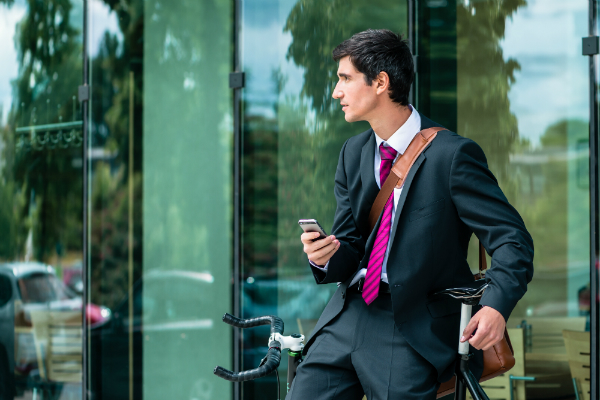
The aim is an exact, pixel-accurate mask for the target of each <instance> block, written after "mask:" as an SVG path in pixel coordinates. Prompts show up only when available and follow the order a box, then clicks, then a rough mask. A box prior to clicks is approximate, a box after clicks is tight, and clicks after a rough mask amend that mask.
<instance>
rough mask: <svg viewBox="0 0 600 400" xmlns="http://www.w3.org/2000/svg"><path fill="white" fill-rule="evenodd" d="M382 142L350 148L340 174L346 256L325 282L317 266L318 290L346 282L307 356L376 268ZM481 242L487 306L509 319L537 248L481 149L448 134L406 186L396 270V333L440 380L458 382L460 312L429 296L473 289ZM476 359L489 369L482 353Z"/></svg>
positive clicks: (395, 239)
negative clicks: (473, 255) (473, 259)
mask: <svg viewBox="0 0 600 400" xmlns="http://www.w3.org/2000/svg"><path fill="white" fill-rule="evenodd" d="M434 126H440V125H439V124H436V123H434V122H433V121H431V120H429V119H428V118H425V117H424V116H422V115H421V129H426V128H429V127H434ZM375 143H376V142H375V136H374V133H373V130H371V129H370V130H368V131H366V132H363V133H361V134H359V135H357V136H354V137H351V138H350V139H348V140H347V141H346V143H345V144H344V146H343V147H342V150H341V153H340V158H339V162H338V166H337V171H336V174H335V197H336V200H337V210H336V213H335V219H334V224H333V230H332V234H333V235H335V236H336V238H337V239H339V241H340V243H341V247H340V249H339V250H338V251H337V252H336V253H335V255H334V256H333V257H332V258H331V260H330V261H329V266H328V269H327V272H326V273H325V272H323V271H321V270H319V269H317V268H315V267H311V268H312V269H313V273H314V276H315V279H316V281H317V283H319V284H323V283H332V282H342V283H341V285H340V286H339V288H338V290H337V291H336V293H335V294H334V295H333V297H332V298H331V300H330V302H329V304H328V305H327V307H326V308H325V310H324V311H323V314H322V315H321V318H320V319H319V321H318V323H317V326H316V327H315V330H314V331H313V335H312V337H311V338H310V339H309V341H308V343H307V346H306V350H307V349H308V348H309V347H310V345H311V343H312V340H313V339H314V337H315V336H316V334H317V333H318V332H319V330H320V329H321V328H322V327H323V326H324V325H325V324H327V323H328V322H329V321H331V320H332V319H333V318H334V317H335V316H336V315H337V314H338V313H340V312H341V310H342V308H343V305H344V301H345V297H346V296H345V293H346V290H347V287H348V284H349V283H350V280H351V279H352V277H353V276H354V274H355V273H356V272H357V271H358V270H359V269H360V268H366V267H367V263H368V261H369V255H370V251H371V250H372V247H373V241H374V239H375V233H376V232H377V226H376V227H375V229H373V234H371V235H370V234H369V224H368V216H369V211H370V209H371V206H372V204H373V201H374V200H375V197H376V196H377V193H378V191H379V188H378V186H377V183H376V181H375V176H374V171H373V165H374V152H375V145H376V144H375ZM378 224H379V222H378ZM472 233H475V235H476V236H477V237H478V238H479V239H480V240H481V242H482V243H483V245H484V247H485V248H486V250H487V252H488V253H489V254H490V255H491V256H492V264H491V269H490V270H489V272H488V273H487V277H488V278H490V280H491V283H490V286H489V288H488V289H487V290H486V291H485V293H484V295H483V297H482V299H481V302H480V304H482V305H487V306H490V307H492V308H494V309H496V310H498V311H499V312H500V313H501V314H502V315H503V316H504V318H505V319H508V316H509V315H510V313H511V311H512V309H513V308H514V307H515V305H516V303H517V301H519V299H520V298H521V297H522V296H523V295H524V294H525V291H526V290H527V283H528V282H529V281H530V280H531V278H532V276H533V240H532V238H531V236H530V235H529V233H528V232H527V229H526V228H525V224H524V223H523V220H522V219H521V217H520V216H519V214H518V212H517V211H516V210H515V209H514V208H513V207H512V206H511V205H510V204H509V203H508V201H507V199H506V197H505V196H504V194H503V193H502V190H501V189H500V188H499V186H498V183H497V181H496V178H495V177H494V176H493V174H492V173H491V172H490V170H489V169H488V167H487V162H486V158H485V155H484V154H483V151H482V150H481V148H480V147H479V146H478V145H477V144H476V143H475V142H473V141H472V140H470V139H466V138H463V137H461V136H459V135H457V134H455V133H453V132H450V131H447V130H446V131H440V132H438V134H437V137H436V138H435V139H434V140H433V142H432V143H431V144H430V145H429V146H428V147H427V148H426V149H425V150H424V151H423V153H422V154H421V155H420V156H419V158H418V159H417V160H416V162H415V164H414V165H413V167H412V168H411V170H410V173H409V175H408V176H407V178H406V181H405V184H404V188H403V190H402V194H401V196H400V198H399V200H398V205H397V208H396V214H395V219H394V222H393V225H392V232H391V240H392V241H391V248H390V253H389V258H388V262H387V274H388V280H389V283H390V289H391V297H392V306H393V310H394V319H395V323H396V327H397V328H398V329H399V330H400V332H401V333H402V335H403V336H404V337H405V339H406V340H407V342H408V343H409V344H410V345H411V346H412V347H413V348H414V349H415V350H417V351H418V352H419V353H420V354H421V355H422V356H423V357H424V358H426V359H427V360H428V361H429V362H431V363H432V364H433V365H434V366H435V367H436V369H437V370H438V379H439V380H440V381H445V380H447V379H449V378H450V377H451V374H452V373H453V369H452V368H453V362H454V360H455V359H456V354H457V350H458V334H459V332H458V331H459V315H460V303H459V302H457V301H455V300H451V299H448V300H442V301H436V302H431V301H429V300H428V295H429V294H431V293H433V292H436V291H438V290H441V289H445V288H449V287H458V286H460V285H463V284H466V283H469V282H472V281H473V275H472V273H471V272H470V269H469V266H468V264H467V260H466V259H467V247H468V244H469V240H470V238H471V235H472ZM477 358H478V360H479V362H480V361H481V354H479V355H478V357H477ZM476 364H477V362H476ZM480 367H481V366H480V365H479V366H477V365H476V366H475V371H474V372H480V371H478V370H480Z"/></svg>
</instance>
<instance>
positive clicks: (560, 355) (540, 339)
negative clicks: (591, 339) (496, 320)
mask: <svg viewBox="0 0 600 400" xmlns="http://www.w3.org/2000/svg"><path fill="white" fill-rule="evenodd" d="M523 319H526V322H525V325H529V326H530V327H531V328H530V329H529V335H528V334H527V332H526V333H525V364H526V365H525V373H526V375H527V376H533V377H535V378H536V379H535V382H530V383H528V384H527V390H526V392H527V393H526V395H527V398H555V397H557V398H558V397H567V396H572V395H573V382H572V378H571V371H570V370H569V363H568V360H567V350H566V348H565V343H564V340H563V337H562V331H563V330H564V329H568V330H574V331H583V330H584V329H585V324H586V318H585V317H525V318H518V317H511V318H510V319H509V321H508V323H507V326H508V327H511V328H512V327H516V326H517V325H522V320H523Z"/></svg>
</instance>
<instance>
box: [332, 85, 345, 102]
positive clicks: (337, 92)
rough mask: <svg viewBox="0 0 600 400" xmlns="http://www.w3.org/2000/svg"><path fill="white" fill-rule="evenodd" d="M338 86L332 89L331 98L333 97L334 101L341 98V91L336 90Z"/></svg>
mask: <svg viewBox="0 0 600 400" xmlns="http://www.w3.org/2000/svg"><path fill="white" fill-rule="evenodd" d="M337 87H338V85H337V84H336V85H335V87H334V88H333V93H332V94H331V97H333V98H334V99H339V98H341V97H343V95H344V94H343V93H342V91H341V90H338V88H337Z"/></svg>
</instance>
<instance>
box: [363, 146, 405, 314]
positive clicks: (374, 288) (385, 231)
mask: <svg viewBox="0 0 600 400" xmlns="http://www.w3.org/2000/svg"><path fill="white" fill-rule="evenodd" d="M379 154H381V164H380V168H379V182H380V187H382V186H383V183H384V182H385V180H386V179H387V177H388V175H389V174H390V171H391V170H392V164H393V163H394V159H395V158H396V154H398V153H397V152H396V150H394V149H393V148H391V147H385V146H384V145H383V143H381V145H380V146H379ZM393 202H394V192H392V194H390V197H389V198H388V200H387V202H386V203H385V206H384V207H383V216H382V217H381V223H380V224H379V229H378V230H377V236H375V244H374V245H373V251H371V256H370V257H369V264H368V265H367V275H366V276H365V283H364V285H363V292H362V296H363V299H365V302H366V303H367V304H371V303H372V302H373V301H374V300H375V299H376V298H377V295H379V283H380V281H381V266H382V265H383V258H384V257H385V251H386V249H387V246H388V241H389V239H390V227H391V225H392V210H393Z"/></svg>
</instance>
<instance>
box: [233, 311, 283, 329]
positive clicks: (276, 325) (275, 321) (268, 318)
mask: <svg viewBox="0 0 600 400" xmlns="http://www.w3.org/2000/svg"><path fill="white" fill-rule="evenodd" d="M223 322H225V323H227V324H229V325H231V326H235V327H237V328H253V327H255V326H260V325H269V324H271V333H279V334H282V333H283V321H282V320H281V318H279V317H277V316H275V315H265V316H264V317H257V318H248V319H242V318H238V317H234V316H233V315H231V314H229V313H227V314H225V315H223Z"/></svg>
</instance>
